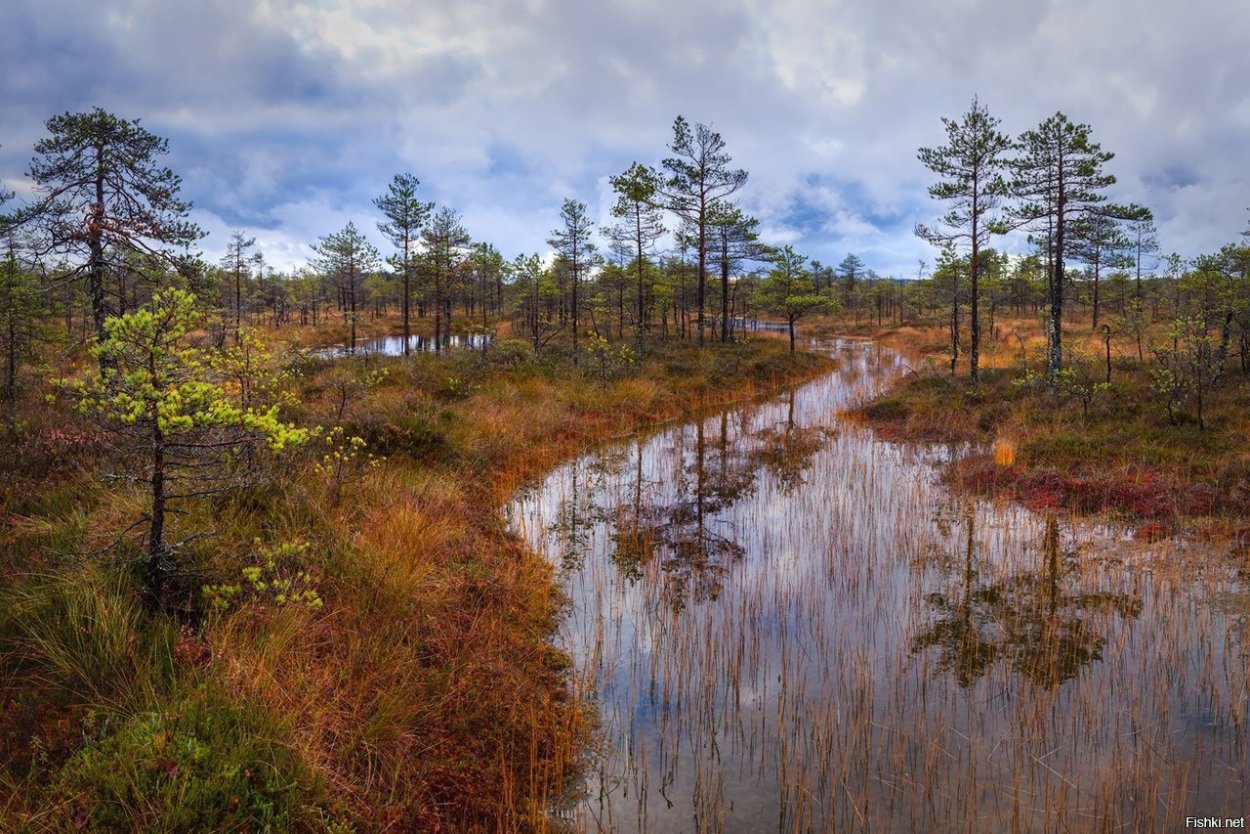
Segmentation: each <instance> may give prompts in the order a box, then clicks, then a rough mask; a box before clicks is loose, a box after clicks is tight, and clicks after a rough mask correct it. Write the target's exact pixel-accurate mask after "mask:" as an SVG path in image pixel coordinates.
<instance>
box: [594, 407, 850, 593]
mask: <svg viewBox="0 0 1250 834" xmlns="http://www.w3.org/2000/svg"><path fill="white" fill-rule="evenodd" d="M737 416H738V419H739V421H740V423H739V426H738V427H736V428H735V427H733V426H732V425H731V415H730V414H729V413H728V412H726V413H724V414H722V415H721V416H720V419H719V433H718V435H717V436H715V437H712V438H709V436H708V435H709V432H708V431H707V429H706V427H705V425H704V424H703V423H698V424H696V425H695V426H694V446H693V448H692V449H685V448H683V449H681V452H682V459H683V465H682V468H681V473H680V475H679V476H678V478H677V480H676V484H675V486H676V488H677V494H676V496H674V497H673V498H671V499H670V500H664V501H661V500H652V501H650V502H649V501H648V500H647V499H646V491H644V488H643V484H644V479H643V466H642V458H641V450H639V452H638V455H639V456H638V458H637V461H636V472H635V475H634V477H635V482H634V488H633V496H632V500H631V501H629V502H628V503H626V504H622V505H621V506H619V507H617V508H616V512H615V514H614V515H615V530H614V532H613V540H614V543H615V551H614V552H613V555H612V558H613V561H614V562H615V563H616V565H617V568H618V569H619V570H620V571H621V573H622V574H623V575H624V576H625V577H626V578H628V579H630V580H637V579H639V578H641V576H642V573H643V570H642V569H643V566H645V565H646V564H648V563H649V562H651V560H652V559H656V558H659V559H660V560H661V562H660V567H661V569H662V570H663V572H664V589H663V594H664V596H665V597H666V598H667V599H669V600H670V601H671V603H672V604H673V605H674V607H677V608H680V607H683V606H684V605H685V604H686V601H688V600H690V599H693V600H695V601H697V602H698V601H706V600H714V599H716V598H717V597H718V596H719V595H720V592H721V588H722V585H723V581H724V576H725V574H726V573H727V572H728V570H729V568H730V567H732V565H733V564H734V563H735V562H737V561H738V560H739V559H741V558H742V557H743V555H744V554H745V550H744V548H743V547H742V545H741V544H739V543H738V542H737V540H736V533H737V531H736V530H734V529H733V526H732V524H730V523H729V522H728V521H727V520H725V519H724V518H723V517H722V516H723V514H724V513H725V511H727V510H728V509H729V508H731V507H732V506H733V505H734V504H736V503H737V502H739V501H741V500H742V499H743V498H745V497H747V496H749V495H750V494H752V493H753V492H754V491H755V488H756V479H757V478H758V476H759V474H760V472H762V471H765V470H769V471H771V472H772V473H773V475H774V478H775V479H776V480H777V483H778V484H779V487H780V488H781V490H782V491H783V492H786V493H788V492H790V491H791V490H792V489H793V488H794V487H795V486H797V485H798V484H800V483H802V474H803V472H804V471H806V469H807V468H808V467H809V466H810V465H811V460H812V457H813V456H814V455H815V454H816V452H817V451H819V450H820V449H821V448H823V447H824V444H825V441H826V439H827V437H828V435H827V432H826V431H825V430H824V429H805V428H801V427H799V426H797V425H796V424H795V419H794V398H793V396H792V397H791V399H790V403H789V408H788V411H787V418H786V420H785V422H784V423H782V424H781V425H780V426H770V427H769V428H766V429H763V430H761V431H757V432H751V433H747V432H745V431H744V430H743V429H742V425H743V424H745V423H747V422H749V420H750V417H751V414H750V413H749V412H746V413H744V412H739V413H738V415H737ZM688 437H689V435H688V434H687V433H686V432H683V433H682V435H681V441H680V442H681V443H682V444H683V445H684V444H685V443H686V442H687V439H688Z"/></svg>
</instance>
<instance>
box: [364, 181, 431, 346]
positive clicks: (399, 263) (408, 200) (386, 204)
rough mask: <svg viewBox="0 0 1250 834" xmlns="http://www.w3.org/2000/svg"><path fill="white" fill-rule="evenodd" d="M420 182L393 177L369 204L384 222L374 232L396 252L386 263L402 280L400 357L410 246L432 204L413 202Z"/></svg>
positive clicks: (407, 336)
mask: <svg viewBox="0 0 1250 834" xmlns="http://www.w3.org/2000/svg"><path fill="white" fill-rule="evenodd" d="M420 184H421V181H420V180H419V179H417V178H416V177H414V176H413V175H412V174H396V175H395V177H394V179H392V180H391V184H390V186H389V187H388V189H387V192H386V193H385V194H383V195H382V196H381V197H378V198H377V199H376V200H374V201H373V204H374V205H375V206H377V207H378V209H379V210H380V211H381V212H382V213H383V214H384V215H386V222H385V223H379V224H378V231H380V232H382V234H384V235H386V237H387V239H388V240H390V242H391V243H392V244H393V245H394V246H395V248H396V249H398V250H399V252H398V253H397V254H396V255H395V256H393V257H392V258H391V259H390V263H391V265H392V266H393V267H395V269H396V270H397V271H398V272H399V274H400V275H401V276H402V277H403V281H404V289H403V292H402V294H401V296H400V309H401V312H402V315H403V319H404V356H407V355H408V354H409V352H410V350H411V346H410V345H409V341H411V336H412V325H411V322H410V310H411V302H412V279H413V274H414V273H415V272H416V263H415V258H414V252H413V246H415V245H416V243H417V240H418V238H419V237H420V234H421V227H422V226H424V225H425V224H426V222H427V221H428V220H429V217H430V212H432V211H433V210H434V204H433V203H423V202H421V201H420V200H418V199H417V186H418V185H420Z"/></svg>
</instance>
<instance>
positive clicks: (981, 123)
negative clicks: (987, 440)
mask: <svg viewBox="0 0 1250 834" xmlns="http://www.w3.org/2000/svg"><path fill="white" fill-rule="evenodd" d="M942 124H944V125H945V126H946V138H947V144H946V145H943V146H942V147H939V148H921V149H920V151H919V157H920V161H921V162H923V163H924V164H925V167H927V168H928V169H929V170H930V171H932V172H933V173H935V174H937V176H938V177H939V178H940V179H939V181H938V182H937V183H936V184H934V185H932V186H930V187H929V196H930V197H933V198H934V199H937V200H944V201H946V202H948V203H949V204H950V206H951V208H950V211H948V212H947V213H946V214H945V215H943V216H942V218H941V220H940V221H939V225H938V226H937V227H929V226H924V225H920V226H917V227H916V234H917V235H919V236H920V237H923V238H924V239H926V240H928V241H930V242H931V243H934V244H937V245H939V246H944V245H946V244H948V243H954V244H959V243H962V242H966V243H967V245H968V247H969V250H970V254H969V257H968V264H969V269H968V274H969V294H970V295H969V306H970V308H971V309H970V312H971V321H970V331H971V332H970V335H971V344H970V346H969V353H968V363H969V376H970V378H971V380H972V384H973V385H976V384H977V381H978V378H979V366H980V357H981V321H980V307H979V302H980V295H981V293H980V282H979V280H978V279H979V278H980V262H981V258H980V251H981V249H982V248H984V247H985V245H986V244H987V243H988V242H989V236H990V233H991V231H992V230H993V228H994V226H995V222H996V221H995V218H994V215H993V212H994V210H995V209H996V208H997V207H998V204H999V202H1000V200H1001V199H1002V197H1003V196H1004V195H1005V194H1006V193H1007V183H1006V181H1005V180H1004V179H1003V172H1004V170H1005V169H1006V166H1007V160H1006V159H1005V158H1004V154H1005V153H1006V152H1007V151H1008V150H1009V149H1010V148H1011V140H1010V139H1008V138H1007V136H1006V135H1005V134H1002V133H999V132H998V124H999V120H998V119H995V118H994V117H993V116H991V115H990V114H989V111H988V110H987V109H986V108H985V107H983V106H982V105H981V104H980V103H979V102H978V101H977V100H976V98H973V99H972V106H971V107H970V108H969V110H968V112H967V113H965V114H964V117H963V120H962V121H955V120H953V119H946V118H944V119H942Z"/></svg>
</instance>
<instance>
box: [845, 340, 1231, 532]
mask: <svg viewBox="0 0 1250 834" xmlns="http://www.w3.org/2000/svg"><path fill="white" fill-rule="evenodd" d="M875 335H876V336H877V337H878V338H880V339H882V340H883V341H884V342H885V343H887V344H892V345H894V346H896V347H897V348H898V349H900V350H903V351H904V352H905V353H906V354H907V355H908V356H909V357H910V360H909V361H910V364H911V366H912V368H913V370H912V371H911V372H910V373H908V374H906V375H904V376H903V377H902V378H900V379H899V380H898V382H897V384H896V385H894V386H893V387H892V388H890V389H889V390H888V391H886V392H884V393H882V394H881V395H880V396H878V397H876V398H875V399H873V400H872V401H870V402H867V403H865V404H863V405H862V406H861V407H860V408H858V409H856V411H855V412H854V414H855V415H856V416H858V417H859V418H861V419H863V420H865V421H866V422H868V423H870V424H871V425H873V426H874V427H875V428H876V429H877V430H878V431H879V432H880V433H881V434H882V436H884V437H886V438H890V439H897V440H905V441H921V442H943V443H945V442H958V443H969V444H971V451H970V453H969V454H968V455H966V456H965V457H964V458H963V459H962V460H960V461H959V462H958V463H957V464H956V465H955V466H954V467H953V469H952V471H951V472H950V479H951V481H952V483H954V484H956V485H958V486H961V487H963V488H966V489H969V490H972V491H974V492H977V493H980V494H987V495H1005V496H1008V497H1011V498H1015V499H1017V500H1021V501H1024V502H1025V503H1027V504H1029V505H1030V506H1034V507H1038V508H1055V507H1064V508H1068V509H1072V510H1076V511H1080V512H1100V513H1101V512H1107V513H1110V514H1112V515H1113V516H1117V517H1121V518H1125V519H1128V520H1133V521H1139V522H1142V527H1141V528H1140V530H1141V534H1142V535H1145V536H1155V535H1161V534H1164V533H1166V532H1168V531H1174V530H1177V529H1180V528H1182V527H1184V526H1186V525H1187V524H1188V523H1189V522H1191V521H1193V520H1194V519H1197V518H1203V517H1205V518H1208V519H1211V518H1214V519H1218V520H1219V524H1218V525H1217V526H1222V527H1228V528H1231V529H1232V530H1233V531H1234V532H1238V531H1239V525H1240V522H1239V519H1240V518H1241V517H1242V516H1244V515H1245V514H1246V512H1247V510H1248V509H1250V431H1248V429H1250V418H1248V417H1247V415H1248V414H1250V411H1248V408H1250V377H1247V376H1245V375H1244V374H1242V373H1241V371H1240V370H1238V369H1236V368H1235V367H1234V363H1233V362H1232V361H1231V360H1230V362H1229V369H1228V370H1227V371H1226V373H1225V374H1224V376H1223V378H1222V379H1221V380H1220V381H1219V384H1218V385H1217V386H1216V387H1214V388H1213V389H1212V390H1210V391H1208V392H1207V393H1206V401H1205V402H1204V423H1205V426H1203V427H1200V426H1199V424H1198V421H1197V419H1196V413H1195V406H1194V403H1193V401H1192V399H1190V400H1187V401H1185V402H1182V403H1179V404H1174V407H1173V409H1172V414H1169V411H1168V408H1167V401H1166V397H1165V396H1164V395H1163V394H1162V393H1161V392H1160V391H1159V388H1158V377H1157V375H1156V373H1155V372H1156V370H1157V369H1158V367H1159V364H1158V363H1157V362H1155V361H1152V357H1151V354H1150V353H1149V352H1148V350H1147V351H1146V352H1144V353H1143V354H1142V355H1141V356H1140V357H1139V354H1138V352H1137V344H1136V340H1135V339H1130V338H1128V337H1113V338H1112V342H1111V363H1110V364H1111V370H1110V382H1109V383H1108V382H1107V379H1106V374H1107V370H1106V342H1105V340H1104V338H1103V335H1102V334H1101V333H1093V332H1091V328H1090V326H1089V324H1088V323H1079V322H1078V323H1076V324H1074V325H1073V326H1072V327H1071V328H1070V329H1069V332H1068V333H1067V336H1068V340H1069V344H1070V345H1072V346H1073V347H1074V348H1075V351H1074V352H1072V353H1071V354H1070V355H1069V358H1068V364H1067V366H1068V368H1069V369H1070V370H1071V376H1070V377H1068V378H1067V379H1066V380H1064V381H1063V382H1062V383H1061V384H1058V385H1051V384H1048V383H1047V382H1046V380H1045V378H1044V371H1043V365H1044V363H1043V361H1042V355H1041V349H1042V347H1043V346H1044V340H1043V337H1042V335H1041V333H1040V328H1039V326H1038V323H1037V322H1036V321H1033V320H1022V321H1021V320H1009V321H1006V322H1004V323H1003V324H1002V325H1001V327H1000V328H999V333H998V338H991V339H989V340H988V341H987V344H986V348H987V349H986V351H985V356H984V361H983V365H982V374H981V380H980V384H979V385H978V386H976V387H973V386H972V385H971V383H970V382H969V380H968V377H967V362H966V358H964V357H961V358H960V364H959V369H958V373H957V374H956V375H955V376H952V375H951V374H950V372H949V365H948V362H949V354H947V353H945V350H946V344H945V342H946V339H947V338H948V336H947V334H946V332H945V331H942V330H939V329H937V328H929V329H924V328H892V329H885V330H879V331H877V333H876V334H875ZM1152 338H1153V339H1156V340H1157V339H1159V338H1161V334H1146V335H1145V336H1144V338H1143V341H1144V342H1146V344H1149V342H1150V340H1151V339H1152ZM1240 533H1244V531H1240Z"/></svg>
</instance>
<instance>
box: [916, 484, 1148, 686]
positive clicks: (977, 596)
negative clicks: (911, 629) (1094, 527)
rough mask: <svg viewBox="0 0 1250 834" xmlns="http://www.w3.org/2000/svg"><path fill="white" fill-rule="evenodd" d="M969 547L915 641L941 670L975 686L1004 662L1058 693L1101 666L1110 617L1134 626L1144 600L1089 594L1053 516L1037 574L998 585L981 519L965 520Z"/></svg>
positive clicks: (930, 597) (971, 515)
mask: <svg viewBox="0 0 1250 834" xmlns="http://www.w3.org/2000/svg"><path fill="white" fill-rule="evenodd" d="M964 526H965V529H966V531H967V543H966V545H965V548H964V560H963V565H962V569H960V570H958V571H951V572H952V573H957V580H958V581H957V583H956V587H955V588H953V589H947V588H944V589H943V590H941V591H935V592H932V593H929V594H926V596H925V603H926V605H927V606H928V607H929V609H930V611H931V614H932V619H931V622H930V623H929V625H928V626H926V627H925V628H923V629H922V630H921V631H920V633H919V634H917V635H916V637H915V638H914V639H913V641H912V651H913V652H917V653H919V652H923V651H925V650H927V649H930V648H936V649H937V650H938V653H939V654H938V668H939V669H945V670H948V671H950V672H952V673H953V674H954V675H955V677H956V679H957V680H958V682H959V685H960V686H961V687H968V686H971V685H972V684H973V682H974V681H975V680H976V679H977V678H980V677H981V676H983V675H984V674H985V673H986V672H987V671H988V669H989V667H990V666H991V665H992V664H994V663H996V662H1002V663H1005V664H1006V665H1008V666H1009V667H1010V668H1011V669H1012V670H1014V671H1015V672H1017V673H1018V674H1020V675H1023V676H1024V677H1026V678H1028V679H1030V680H1032V681H1033V682H1034V683H1036V684H1038V685H1040V686H1046V687H1055V686H1058V685H1059V684H1061V683H1063V682H1064V681H1066V680H1069V679H1070V678H1073V677H1075V676H1076V675H1077V674H1078V673H1079V672H1080V671H1081V669H1083V668H1084V667H1086V666H1088V665H1089V664H1091V663H1093V662H1095V661H1098V660H1101V659H1102V649H1103V646H1104V645H1105V644H1106V637H1105V636H1104V634H1103V632H1104V630H1105V629H1107V628H1111V627H1114V626H1115V623H1114V622H1112V621H1111V619H1110V617H1109V616H1108V615H1116V616H1118V617H1119V618H1121V619H1131V618H1133V617H1136V616H1137V615H1138V614H1140V613H1141V609H1142V601H1141V597H1140V596H1139V595H1136V594H1131V593H1115V592H1111V591H1087V590H1082V589H1081V585H1082V583H1083V581H1084V578H1083V577H1082V575H1081V572H1080V569H1079V564H1078V562H1077V560H1076V559H1075V558H1074V555H1073V553H1072V552H1068V553H1067V554H1061V548H1060V533H1059V520H1058V518H1057V517H1056V516H1055V515H1053V514H1052V515H1050V516H1049V517H1048V518H1047V521H1046V533H1045V535H1044V537H1043V539H1042V544H1041V553H1040V554H1039V555H1040V559H1039V565H1038V567H1037V569H1036V570H1030V571H1022V572H1019V573H1014V574H1012V575H1010V576H1005V577H999V578H994V574H995V571H994V568H993V566H983V565H981V564H980V562H979V560H978V558H977V557H976V536H975V529H976V513H975V511H974V510H973V508H972V507H971V506H969V507H968V508H967V511H966V515H965V518H964Z"/></svg>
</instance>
